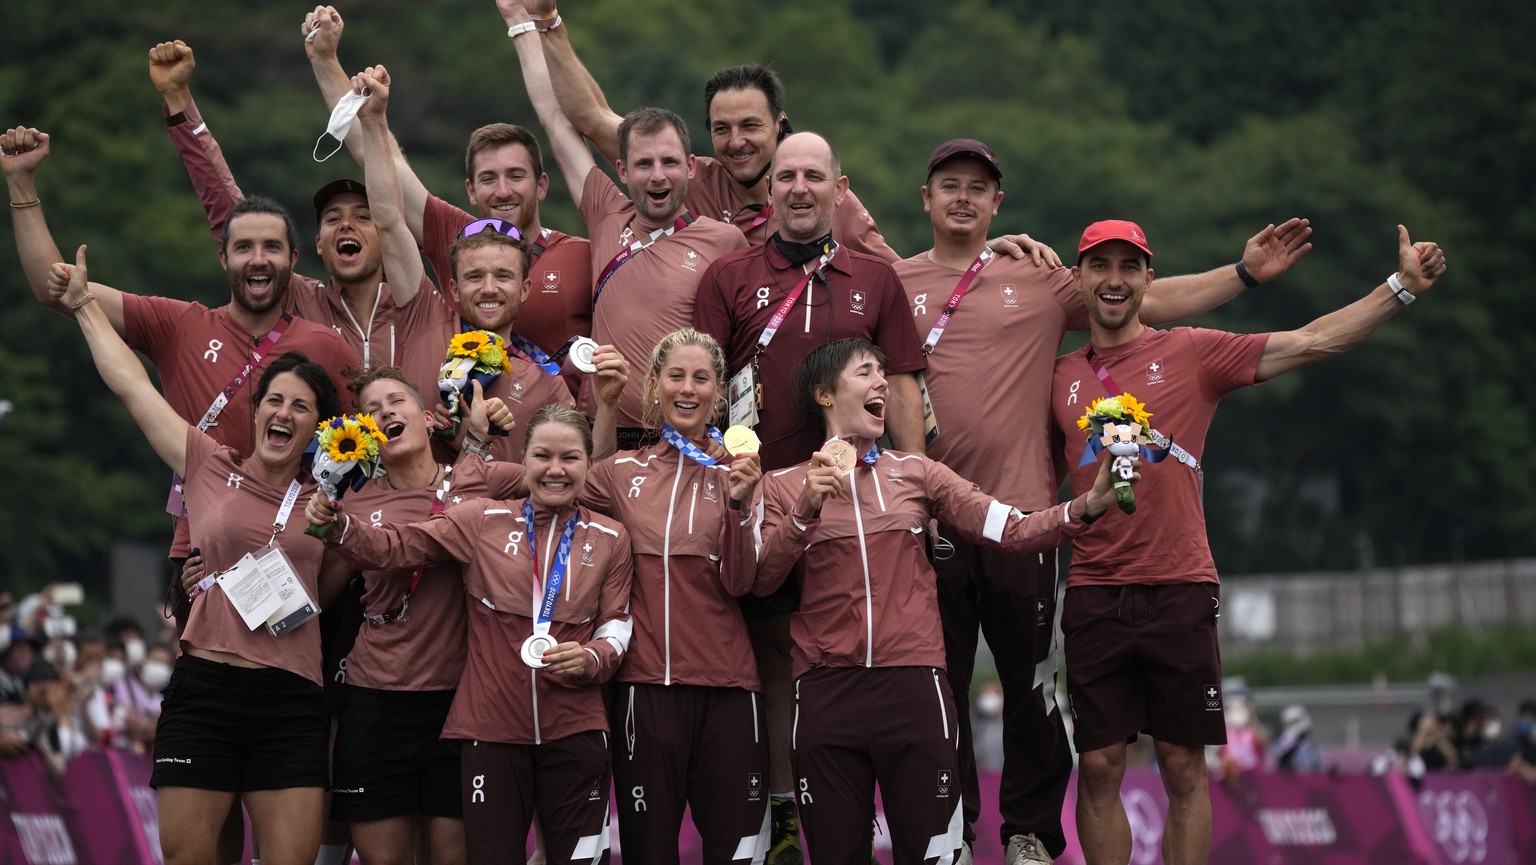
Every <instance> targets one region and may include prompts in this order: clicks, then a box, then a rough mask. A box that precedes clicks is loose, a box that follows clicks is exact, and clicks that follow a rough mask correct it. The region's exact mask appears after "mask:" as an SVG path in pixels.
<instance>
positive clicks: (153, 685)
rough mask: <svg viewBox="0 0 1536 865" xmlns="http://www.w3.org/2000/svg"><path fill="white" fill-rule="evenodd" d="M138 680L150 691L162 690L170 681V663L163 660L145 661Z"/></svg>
mask: <svg viewBox="0 0 1536 865" xmlns="http://www.w3.org/2000/svg"><path fill="white" fill-rule="evenodd" d="M139 681H140V682H143V683H144V687H146V688H148V689H150V690H151V691H162V690H164V689H165V686H166V685H168V684H170V682H171V665H170V664H167V663H166V662H164V661H145V662H144V668H143V669H141V670H139Z"/></svg>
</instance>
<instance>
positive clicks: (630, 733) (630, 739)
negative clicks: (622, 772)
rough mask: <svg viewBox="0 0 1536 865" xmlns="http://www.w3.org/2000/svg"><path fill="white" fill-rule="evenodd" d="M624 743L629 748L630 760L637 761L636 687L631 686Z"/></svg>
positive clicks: (626, 710) (625, 716) (625, 719)
mask: <svg viewBox="0 0 1536 865" xmlns="http://www.w3.org/2000/svg"><path fill="white" fill-rule="evenodd" d="M624 743H625V745H626V746H627V747H628V748H629V759H631V760H633V759H635V686H634V685H630V686H629V705H628V706H626V707H625V709H624Z"/></svg>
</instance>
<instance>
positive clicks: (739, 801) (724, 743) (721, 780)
mask: <svg viewBox="0 0 1536 865" xmlns="http://www.w3.org/2000/svg"><path fill="white" fill-rule="evenodd" d="M725 374H726V370H725V355H724V353H723V352H722V351H721V350H720V346H719V345H718V344H717V343H716V342H715V340H714V339H713V338H711V337H709V336H708V335H706V334H702V333H700V332H698V331H696V330H693V329H692V328H685V329H683V330H678V331H674V332H672V333H670V334H667V336H665V337H664V338H662V340H661V342H659V343H658V344H657V345H656V348H655V350H654V351H653V352H652V354H651V358H650V364H649V365H648V368H647V371H646V376H645V396H644V400H645V409H646V416H645V422H646V426H647V427H649V428H652V429H658V428H659V429H660V430H661V440H660V441H658V442H656V443H655V444H652V445H649V446H647V447H644V448H641V449H640V450H637V451H621V452H620V453H618V454H615V455H614V456H612V457H610V458H609V459H607V460H604V461H603V462H601V463H599V464H598V465H597V467H596V468H594V469H593V470H592V475H591V477H590V478H589V479H588V482H587V490H586V492H585V493H584V494H583V496H582V501H583V502H585V503H586V504H587V505H588V506H589V507H591V508H592V509H593V510H595V511H597V512H599V513H603V514H607V515H609V516H611V517H613V518H614V519H616V520H618V521H620V522H622V523H623V524H624V527H625V528H626V529H627V530H628V531H629V536H630V542H631V543H632V545H633V548H634V559H635V582H634V585H633V586H632V587H631V590H630V598H631V613H632V615H633V616H634V622H635V635H634V640H633V641H632V643H631V644H630V650H629V652H628V654H627V655H626V657H625V659H624V665H623V666H622V667H620V668H619V671H618V673H617V674H616V676H615V680H616V682H615V684H614V686H613V687H612V689H611V691H610V694H609V723H610V726H611V727H612V728H613V730H614V732H615V733H616V734H619V735H618V737H617V741H618V744H617V746H616V747H615V748H614V755H613V775H614V781H615V784H614V786H615V789H616V790H617V791H618V794H617V795H618V797H619V807H618V812H619V837H620V839H621V840H622V842H623V844H622V847H623V850H624V854H625V856H626V857H633V858H634V859H635V861H639V862H646V863H658V865H667V863H676V862H677V861H678V849H677V839H678V831H679V829H680V827H681V825H682V820H683V809H684V808H685V807H691V809H692V814H693V820H694V824H695V825H696V826H697V828H698V830H699V835H700V836H701V837H702V838H703V842H704V851H703V852H704V861H706V862H729V861H732V860H733V859H739V858H741V856H740V854H739V851H741V850H742V849H746V850H748V851H750V850H753V849H755V847H754V846H753V845H755V844H756V840H757V837H758V835H759V834H760V833H761V832H762V829H763V826H764V822H763V821H764V817H765V815H766V813H767V808H768V789H767V783H766V782H767V776H766V772H767V756H768V755H767V741H766V739H765V738H764V736H763V735H762V732H761V731H762V730H763V718H762V714H761V713H762V707H761V697H760V691H761V686H760V684H759V682H758V677H757V667H756V664H755V662H754V661H753V656H752V644H751V642H750V641H749V640H748V638H747V628H746V624H745V623H744V622H743V621H742V617H741V607H740V604H739V603H738V601H737V598H738V597H740V596H741V595H744V594H746V593H747V592H748V591H750V590H751V588H752V582H753V575H754V573H755V571H756V568H757V550H756V546H755V543H754V541H753V537H752V528H751V522H752V519H753V512H752V493H753V489H754V488H755V487H756V485H757V481H758V479H759V478H760V477H761V474H762V471H761V465H760V463H759V461H758V455H757V452H756V450H757V448H756V445H757V441H756V436H754V435H753V434H752V431H751V430H750V429H746V428H745V427H741V428H735V427H733V428H732V429H731V430H728V431H727V432H726V434H725V435H724V436H722V435H721V433H720V431H719V430H718V429H716V428H715V427H714V426H713V425H712V421H713V420H714V419H715V418H716V417H718V416H719V415H720V414H721V409H722V407H723V405H724V400H723V397H724V394H725V386H724V384H723V382H724V381H725ZM727 451H729V453H730V455H731V456H730V457H729V458H727V457H726V452H727ZM621 731H622V733H621ZM754 779H755V781H754ZM754 783H755V786H754ZM743 844H746V845H748V846H747V847H746V848H743V847H742V845H743ZM749 858H750V857H749Z"/></svg>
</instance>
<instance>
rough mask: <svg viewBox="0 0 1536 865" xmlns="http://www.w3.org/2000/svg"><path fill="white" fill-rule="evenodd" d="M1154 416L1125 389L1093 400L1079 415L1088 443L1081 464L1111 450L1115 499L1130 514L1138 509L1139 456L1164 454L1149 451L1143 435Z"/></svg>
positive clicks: (1155, 457) (1154, 457) (1150, 457)
mask: <svg viewBox="0 0 1536 865" xmlns="http://www.w3.org/2000/svg"><path fill="white" fill-rule="evenodd" d="M1151 418H1152V413H1151V412H1149V411H1147V406H1146V404H1145V403H1142V402H1138V401H1137V399H1136V398H1135V397H1133V396H1131V395H1130V394H1129V393H1122V394H1120V395H1119V396H1108V397H1101V398H1099V399H1096V400H1094V401H1093V402H1092V403H1091V404H1089V406H1088V409H1087V410H1086V411H1084V412H1083V416H1082V417H1080V418H1078V419H1077V428H1078V429H1080V430H1082V431H1083V432H1085V433H1087V434H1088V447H1086V448H1084V450H1083V458H1082V460H1081V461H1079V462H1078V465H1086V464H1087V463H1089V462H1091V461H1092V460H1095V459H1097V458H1098V456H1099V452H1100V451H1104V450H1107V451H1109V453H1110V455H1111V456H1113V457H1114V458H1115V461H1114V463H1113V464H1112V465H1111V466H1110V471H1112V472H1113V473H1114V474H1115V476H1116V480H1115V502H1116V504H1118V505H1119V506H1120V510H1122V511H1125V512H1126V513H1128V514H1134V513H1136V491H1135V490H1134V489H1132V488H1131V476H1132V475H1133V474H1134V473H1135V471H1136V462H1137V460H1138V458H1139V457H1141V456H1147V457H1149V460H1148V461H1149V462H1156V461H1157V460H1158V459H1160V458H1161V456H1160V455H1156V456H1154V455H1153V454H1152V453H1151V452H1150V449H1149V448H1148V447H1147V444H1146V442H1147V440H1146V437H1145V436H1144V435H1143V432H1144V431H1146V430H1148V429H1150V428H1151V426H1150V424H1149V423H1148V421H1149V420H1150V419H1151Z"/></svg>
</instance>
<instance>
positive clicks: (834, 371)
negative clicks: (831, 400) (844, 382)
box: [795, 337, 885, 432]
mask: <svg viewBox="0 0 1536 865" xmlns="http://www.w3.org/2000/svg"><path fill="white" fill-rule="evenodd" d="M861 354H867V355H870V356H871V357H873V358H874V359H875V360H876V361H877V362H878V363H879V364H880V365H881V366H884V365H885V352H883V351H881V350H880V346H878V345H875V344H874V343H872V342H869V341H868V340H863V339H856V338H854V337H848V338H847V339H840V340H837V341H836V342H829V343H826V344H825V345H818V346H816V347H815V348H813V349H811V351H810V353H809V354H807V355H806V356H805V357H802V358H800V362H799V363H797V364H795V404H796V405H798V406H799V407H800V413H801V414H803V415H805V417H806V418H808V419H809V420H812V421H815V423H816V426H817V427H818V428H819V429H821V430H822V431H823V432H825V431H826V428H827V420H826V417H825V416H824V415H823V413H822V405H821V404H820V403H818V402H816V388H817V387H818V386H819V387H823V388H825V389H827V390H829V391H836V390H837V382H838V379H839V378H840V377H841V376H842V374H843V370H844V369H846V368H847V366H848V362H849V361H850V360H853V359H854V358H855V357H857V356H858V355H861Z"/></svg>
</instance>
